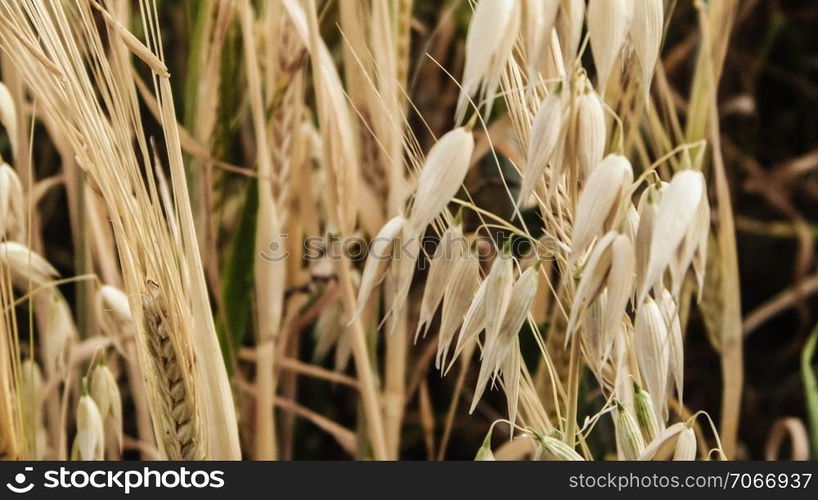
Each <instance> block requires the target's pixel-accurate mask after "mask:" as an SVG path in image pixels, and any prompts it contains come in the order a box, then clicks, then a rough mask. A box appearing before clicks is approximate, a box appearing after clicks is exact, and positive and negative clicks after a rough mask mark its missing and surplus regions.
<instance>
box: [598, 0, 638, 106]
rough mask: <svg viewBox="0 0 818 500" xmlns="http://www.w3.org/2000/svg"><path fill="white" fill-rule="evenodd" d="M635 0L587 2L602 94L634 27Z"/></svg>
mask: <svg viewBox="0 0 818 500" xmlns="http://www.w3.org/2000/svg"><path fill="white" fill-rule="evenodd" d="M633 1H634V0H591V1H590V2H589V3H588V34H589V36H590V38H591V50H592V51H593V54H594V65H595V66H596V71H597V78H598V80H599V85H598V86H599V92H600V93H601V94H602V95H605V86H606V85H607V84H608V78H609V77H610V75H611V70H612V69H613V65H614V62H616V59H617V57H619V53H620V52H622V48H623V47H624V45H625V39H626V38H627V36H628V31H629V30H630V27H631V20H632V19H633ZM637 1H643V0H637Z"/></svg>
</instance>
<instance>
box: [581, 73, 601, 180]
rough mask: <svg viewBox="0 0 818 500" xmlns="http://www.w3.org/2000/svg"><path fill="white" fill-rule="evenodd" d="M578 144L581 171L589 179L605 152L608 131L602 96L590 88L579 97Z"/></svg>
mask: <svg viewBox="0 0 818 500" xmlns="http://www.w3.org/2000/svg"><path fill="white" fill-rule="evenodd" d="M576 107H577V119H576V136H575V137H576V144H575V145H574V147H575V151H576V154H577V159H578V160H579V167H580V173H581V175H582V177H583V178H584V179H587V178H588V177H589V176H590V175H591V172H593V170H594V168H596V167H597V165H599V162H600V161H602V157H603V155H604V154H605V141H606V138H607V132H606V127H605V109H604V107H603V106H602V98H600V96H599V95H598V94H597V93H596V92H594V91H593V90H592V89H589V90H588V91H586V92H583V94H582V95H580V96H579V97H578V98H577V104H576Z"/></svg>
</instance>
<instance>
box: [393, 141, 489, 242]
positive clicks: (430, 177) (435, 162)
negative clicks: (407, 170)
mask: <svg viewBox="0 0 818 500" xmlns="http://www.w3.org/2000/svg"><path fill="white" fill-rule="evenodd" d="M473 152H474V136H473V135H472V133H471V132H470V131H468V130H466V129H465V128H463V127H459V128H456V129H454V130H451V131H449V132H447V133H446V134H445V135H444V136H443V137H441V138H440V139H439V140H438V141H437V143H435V145H434V146H432V149H430V150H429V154H427V155H426V161H425V162H424V163H423V168H422V169H421V171H420V176H419V177H418V182H417V189H416V190H415V198H414V202H413V203H412V212H411V214H410V215H409V222H408V224H407V226H408V228H409V230H408V233H407V234H408V237H410V238H411V237H417V236H420V234H421V232H422V231H423V230H424V229H425V228H426V226H427V225H429V223H430V222H432V220H434V218H435V217H437V216H438V215H440V213H441V212H443V210H444V209H445V208H446V205H448V204H449V202H450V201H452V198H453V197H454V195H455V194H457V191H458V190H460V185H461V184H462V183H463V179H465V177H466V172H468V170H469V162H470V160H471V156H472V153H473Z"/></svg>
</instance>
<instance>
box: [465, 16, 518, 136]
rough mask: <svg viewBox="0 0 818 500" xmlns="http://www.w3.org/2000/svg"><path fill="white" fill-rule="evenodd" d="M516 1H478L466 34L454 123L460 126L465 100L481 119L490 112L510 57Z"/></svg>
mask: <svg viewBox="0 0 818 500" xmlns="http://www.w3.org/2000/svg"><path fill="white" fill-rule="evenodd" d="M519 11H520V9H519V5H518V2H517V0H480V1H479V2H478V3H477V7H476V8H475V10H474V17H473V18H472V20H471V23H470V24H469V32H468V34H467V35H466V62H465V68H464V69H463V82H462V84H461V89H460V96H459V97H458V99H457V113H456V115H457V116H456V119H455V121H456V122H457V123H458V124H462V123H463V121H464V119H465V117H466V111H467V110H468V108H469V105H470V103H469V98H470V97H473V96H476V101H475V104H477V105H478V107H482V108H483V110H484V113H485V119H488V115H489V114H490V112H491V107H492V105H493V104H494V97H495V95H496V94H497V87H498V86H499V85H500V78H501V77H502V74H503V71H504V70H505V68H506V63H507V62H508V59H509V57H511V51H512V49H513V48H514V42H515V41H516V39H517V32H518V30H519V24H520V12H519Z"/></svg>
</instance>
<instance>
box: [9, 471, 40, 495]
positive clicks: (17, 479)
mask: <svg viewBox="0 0 818 500" xmlns="http://www.w3.org/2000/svg"><path fill="white" fill-rule="evenodd" d="M33 470H34V467H26V468H25V471H26V472H31V471H33ZM26 479H27V478H26V475H25V474H24V473H22V472H18V473H17V474H15V476H14V484H12V483H6V488H8V489H9V490H11V491H12V492H14V493H28V492H29V491H31V490H32V489H34V483H27V484H26Z"/></svg>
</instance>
